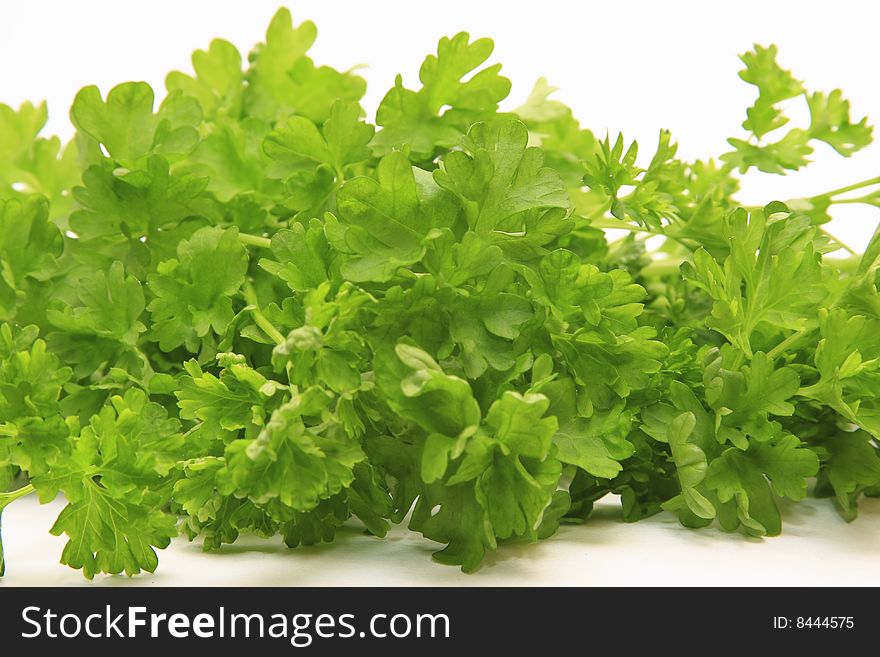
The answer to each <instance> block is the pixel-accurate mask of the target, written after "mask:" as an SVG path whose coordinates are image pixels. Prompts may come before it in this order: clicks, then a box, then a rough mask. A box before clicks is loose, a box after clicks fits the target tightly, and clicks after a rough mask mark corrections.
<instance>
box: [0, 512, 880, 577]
mask: <svg viewBox="0 0 880 657" xmlns="http://www.w3.org/2000/svg"><path fill="white" fill-rule="evenodd" d="M60 510H61V505H60V504H52V505H47V506H42V507H41V506H40V505H39V504H37V501H36V499H34V498H32V497H28V498H24V499H21V500H18V501H16V502H14V503H13V504H12V505H11V506H9V507H8V508H7V509H6V511H5V512H4V514H3V529H4V543H5V545H6V556H7V568H6V577H4V578H3V579H0V588H2V587H7V586H24V585H26V586H77V585H83V584H85V583H86V582H85V580H84V579H83V578H82V575H81V574H80V573H78V572H76V571H73V570H71V569H70V568H67V567H66V566H62V565H60V564H59V563H58V558H59V556H60V555H61V550H62V549H63V547H64V542H65V539H64V538H56V537H54V536H51V535H50V534H48V533H47V532H48V529H49V528H50V527H51V526H52V523H53V522H54V520H55V516H56V515H57V513H58V512H59V511H60ZM783 522H784V524H783V534H782V535H781V536H777V537H775V538H770V539H750V538H747V537H745V536H742V535H740V534H725V533H723V532H721V531H719V530H717V529H703V530H690V529H686V528H684V527H682V526H681V525H679V524H678V521H677V520H675V518H673V517H672V516H671V515H669V514H666V513H663V514H660V515H658V516H654V517H653V518H649V519H647V520H643V521H641V522H638V523H634V524H625V523H623V522H622V521H621V520H620V511H619V506H618V505H617V502H616V500H614V499H608V500H607V501H605V502H603V503H601V504H600V506H598V507H597V509H596V512H595V514H594V516H593V517H592V518H591V519H590V520H589V521H588V522H587V523H586V524H584V525H577V526H567V527H563V528H562V529H561V531H560V532H559V533H558V534H556V535H555V536H553V537H552V538H550V539H548V540H545V541H539V542H538V543H536V544H529V545H520V546H503V547H502V548H501V549H500V550H499V551H498V552H497V553H496V554H495V555H493V556H491V557H489V558H488V559H487V561H486V563H485V565H484V566H483V567H482V568H481V569H480V570H479V571H477V572H476V573H474V574H471V575H465V574H464V573H462V572H461V571H460V570H458V569H457V568H455V567H452V566H444V565H440V564H437V563H434V562H433V561H432V560H431V552H432V551H434V550H435V549H437V547H438V546H437V544H436V543H433V542H431V541H428V540H425V539H424V538H421V537H420V536H419V535H417V534H415V533H413V532H410V531H407V530H405V529H404V528H402V527H397V528H395V529H394V530H392V532H391V533H390V534H389V536H388V537H387V538H385V539H377V538H373V537H370V536H365V535H363V534H362V533H361V532H360V531H359V530H357V529H355V528H350V529H344V530H343V531H341V532H340V534H339V536H338V537H337V540H336V542H334V543H332V544H329V545H326V544H325V545H322V546H318V547H310V548H296V549H293V550H291V549H288V548H286V547H284V545H283V544H282V543H281V541H280V540H279V539H275V540H262V539H258V538H250V537H242V539H241V540H240V542H239V543H236V544H234V545H232V546H227V547H225V548H223V549H222V550H221V551H220V552H217V553H208V554H206V553H203V552H202V551H201V548H200V547H199V545H197V544H193V543H187V542H186V539H184V538H180V539H178V540H177V541H176V542H174V543H172V544H171V547H170V548H168V549H167V550H164V551H161V552H159V568H158V570H157V571H156V573H155V574H153V575H150V574H144V575H141V576H139V577H135V578H133V579H129V578H127V577H124V576H119V577H107V576H99V577H97V578H96V579H95V580H94V583H95V584H97V585H101V586H119V585H126V586H127V585H138V586H140V585H143V586H151V585H158V586H212V585H213V586H462V585H464V586H510V585H515V586H542V585H543V586H630V585H631V586H880V559H878V545H880V499H871V500H864V501H863V502H862V505H861V515H860V517H859V518H858V520H856V521H855V522H853V523H850V524H847V523H845V522H844V521H843V520H842V519H841V518H840V516H838V515H837V513H836V512H835V511H834V509H833V507H832V505H831V502H830V501H829V500H813V499H810V500H807V501H805V502H801V503H797V504H789V505H786V507H785V512H784V521H783Z"/></svg>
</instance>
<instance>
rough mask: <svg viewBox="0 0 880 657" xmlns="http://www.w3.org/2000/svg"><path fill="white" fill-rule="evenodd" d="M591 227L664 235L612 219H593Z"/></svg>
mask: <svg viewBox="0 0 880 657" xmlns="http://www.w3.org/2000/svg"><path fill="white" fill-rule="evenodd" d="M590 226H591V227H593V228H602V229H605V230H607V229H614V230H628V231H631V232H633V233H648V234H649V235H662V234H663V233H657V232H655V231H653V230H650V229H648V228H643V227H642V226H635V225H633V224H629V223H626V222H625V221H617V220H612V219H591V220H590Z"/></svg>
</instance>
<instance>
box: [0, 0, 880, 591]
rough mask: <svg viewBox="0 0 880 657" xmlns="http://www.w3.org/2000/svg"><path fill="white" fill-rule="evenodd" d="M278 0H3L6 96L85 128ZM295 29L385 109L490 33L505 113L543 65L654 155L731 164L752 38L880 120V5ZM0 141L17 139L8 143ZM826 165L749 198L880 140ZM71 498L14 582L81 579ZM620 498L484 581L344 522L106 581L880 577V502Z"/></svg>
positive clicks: (409, 6) (857, 222) (493, 565)
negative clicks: (643, 502) (76, 107)
mask: <svg viewBox="0 0 880 657" xmlns="http://www.w3.org/2000/svg"><path fill="white" fill-rule="evenodd" d="M278 4H279V3H278V2H277V1H276V0H270V1H268V2H266V1H262V2H260V1H256V0H251V1H249V2H246V3H244V2H229V1H217V0H210V1H208V0H198V1H197V0H187V1H186V2H180V1H179V0H174V1H173V2H172V1H169V0H157V1H154V2H152V3H149V4H144V3H134V2H119V1H112V2H106V1H103V2H96V1H80V2H76V3H62V2H46V1H42V0H29V1H28V2H7V3H2V4H0V102H4V103H7V104H12V105H14V106H17V105H18V104H19V103H20V102H21V101H23V100H26V99H32V100H41V99H44V98H45V99H47V100H48V101H49V107H50V113H51V118H50V126H49V127H50V130H51V131H52V132H55V133H58V134H61V135H62V136H65V137H67V136H69V135H70V133H71V128H70V126H69V123H68V120H67V108H68V107H69V105H70V102H71V100H72V99H73V96H74V94H75V93H76V91H77V89H79V88H80V87H81V86H83V85H86V84H91V83H96V84H98V85H99V86H100V87H101V90H102V91H103V92H104V93H106V91H107V90H108V89H109V88H110V87H111V86H113V85H114V84H117V83H119V82H123V81H126V80H131V79H143V80H146V81H148V82H150V83H151V84H152V85H153V87H154V88H155V89H156V90H157V94H159V95H161V90H162V89H163V80H164V76H165V74H166V73H167V72H168V71H169V70H172V69H181V70H190V68H189V57H190V53H191V52H192V51H193V50H194V49H196V48H205V47H206V46H207V44H208V43H209V41H210V40H211V39H212V38H214V37H224V38H226V39H228V40H230V41H232V42H233V43H235V44H236V45H237V46H238V47H239V49H240V50H241V51H242V52H243V53H246V52H247V51H248V50H249V49H250V47H251V46H252V45H253V44H254V43H255V42H256V41H258V40H260V39H261V38H262V35H263V33H264V31H265V28H266V25H267V24H268V21H269V19H270V17H271V16H272V14H273V13H274V11H275V10H276V8H277V6H278ZM289 5H290V6H291V9H292V12H293V15H294V21H295V22H297V23H298V22H300V21H302V20H305V19H312V20H314V21H315V22H316V23H317V25H318V29H319V36H318V41H317V44H316V46H315V48H314V49H313V51H312V55H313V56H314V57H315V59H316V60H317V61H318V62H319V63H326V64H331V65H334V66H337V67H340V68H348V67H350V66H352V65H356V64H360V63H367V64H369V67H368V68H366V69H364V71H363V72H362V74H363V75H364V76H365V77H366V79H367V81H368V84H369V90H368V94H367V97H366V99H365V100H364V105H365V107H366V108H367V111H368V112H370V113H371V114H372V113H373V112H374V111H375V107H376V105H377V104H378V102H379V100H380V99H381V97H382V96H383V95H384V93H385V91H386V90H387V89H388V88H389V87H390V86H391V84H392V83H393V79H394V76H395V74H397V73H398V72H400V73H403V75H404V79H405V82H406V83H407V84H408V85H409V86H411V87H414V86H416V85H417V80H416V77H417V71H418V66H419V64H420V62H421V60H422V58H423V57H424V55H425V54H426V53H428V52H431V51H433V50H434V48H435V47H436V42H437V39H438V38H439V37H441V36H443V35H450V34H454V33H455V32H457V31H459V30H468V31H470V32H471V34H472V35H473V36H475V37H476V36H491V37H493V38H494V39H495V42H496V51H495V54H494V56H493V58H492V60H491V61H493V62H494V61H500V62H502V63H503V64H504V69H503V72H504V73H505V74H506V75H508V76H509V77H510V78H511V79H512V80H513V84H514V86H513V92H512V94H511V99H510V101H508V102H507V103H506V107H508V108H511V107H515V106H516V105H518V104H519V103H520V102H521V101H522V100H523V99H524V98H525V97H526V96H527V94H528V92H529V90H530V88H531V85H532V83H533V82H534V80H535V79H536V78H537V77H539V76H547V77H548V78H549V80H550V82H551V83H552V84H554V85H556V86H559V87H560V88H561V90H560V92H559V94H558V97H559V98H560V99H561V100H564V101H566V102H568V103H569V104H570V105H571V106H572V107H573V108H574V110H575V113H576V115H577V116H578V117H579V118H581V120H582V121H583V122H584V123H585V124H586V125H587V126H588V127H591V128H592V129H594V130H595V131H597V133H599V134H603V133H604V132H605V131H606V130H608V131H610V132H611V133H612V134H616V132H617V131H618V130H622V131H624V133H625V135H626V137H627V138H628V139H634V138H635V139H638V140H639V141H640V143H641V146H642V148H641V151H640V152H641V154H642V158H649V157H650V156H651V154H652V148H653V146H654V143H655V140H656V136H657V131H658V130H659V129H660V128H661V127H665V128H669V129H671V130H672V132H673V136H674V137H675V138H676V139H677V140H678V142H679V144H680V151H679V152H680V154H681V155H682V156H683V157H685V158H688V159H693V158H697V157H707V156H710V155H718V154H720V153H722V152H724V150H726V144H725V139H726V138H727V137H729V136H739V135H741V129H740V127H739V126H740V123H741V122H742V120H743V118H744V116H745V108H746V107H747V106H748V104H750V103H751V102H752V100H753V98H754V90H753V88H752V87H750V86H749V85H747V84H745V83H743V82H741V81H740V80H739V79H738V78H737V75H736V73H737V71H738V70H739V68H740V63H739V61H738V59H737V57H736V55H737V54H738V53H740V52H743V51H745V50H747V49H748V48H750V47H751V44H752V43H753V42H758V43H762V44H769V43H776V44H778V46H779V49H780V61H781V63H782V64H783V65H784V66H785V67H787V68H791V69H793V70H794V72H795V74H796V75H797V76H798V77H800V78H801V79H803V80H805V81H806V83H807V87H808V88H810V89H814V90H823V91H828V90H830V89H832V88H834V87H840V88H842V89H843V90H844V91H845V95H846V97H847V98H849V99H850V100H851V101H852V105H853V114H854V119H855V120H857V119H858V118H860V117H861V116H863V115H864V114H868V115H869V116H870V117H871V118H872V119H873V120H874V121H880V85H878V84H877V71H876V62H877V61H880V39H877V38H876V34H875V32H876V26H877V20H876V19H877V18H878V14H880V9H878V6H877V5H875V3H868V2H853V1H843V0H838V1H837V2H834V3H833V5H829V3H828V2H826V1H825V0H821V1H791V0H787V1H780V2H766V0H760V1H754V0H746V1H740V2H736V3H706V2H700V1H691V2H663V3H659V2H653V1H650V2H645V1H642V2H633V1H630V2H601V3H600V2H581V3H573V2H570V1H568V2H563V1H559V0H555V1H554V0H542V1H541V2H539V3H536V2H534V0H527V1H525V2H506V3H503V4H502V3H494V2H487V3H479V2H474V1H473V0H437V1H436V2H432V3H427V2H411V1H408V2H387V1H386V2H380V1H377V0H373V1H371V2H363V1H361V0H358V1H350V2H340V1H338V0H337V1H335V2H334V1H329V2H328V1H327V0H323V1H305V0H298V1H297V2H290V3H289ZM0 147H2V145H0ZM814 160H815V164H814V165H812V166H811V167H809V168H808V169H807V170H806V171H804V172H801V173H798V174H794V175H791V176H789V177H785V178H781V177H778V176H767V175H757V176H750V177H749V179H748V180H747V181H746V184H745V186H744V191H743V193H742V194H741V196H740V198H741V200H743V201H744V202H747V203H762V202H766V201H769V200H772V199H776V198H779V199H786V198H793V197H797V196H799V195H803V194H807V193H816V192H820V191H824V190H826V189H831V188H835V187H839V186H841V185H844V184H847V183H850V182H855V181H858V180H861V179H864V178H868V177H871V176H874V175H877V174H878V173H880V146H876V147H871V148H869V149H868V150H867V151H863V152H862V153H859V154H857V155H856V156H855V157H853V158H852V159H850V160H843V159H841V158H839V157H837V156H836V155H835V154H833V153H832V152H831V151H830V149H828V148H826V147H824V146H819V148H818V150H817V152H816V153H815V154H814ZM835 216H836V219H835V222H834V223H833V224H832V226H831V230H832V232H834V233H835V234H837V235H838V236H839V237H841V238H842V239H844V240H847V241H850V242H851V243H852V245H853V246H855V247H857V248H862V247H863V246H864V244H865V243H866V241H867V239H868V236H869V235H870V234H871V232H872V231H873V229H874V226H875V225H876V220H877V213H876V210H872V209H871V208H864V207H857V206H843V207H841V208H840V209H839V210H837V209H836V210H835ZM57 510H58V508H57V507H54V508H53V507H43V508H41V507H38V506H37V505H36V504H35V502H34V501H33V500H30V499H27V500H20V501H18V502H16V503H14V504H13V505H12V506H11V507H10V508H9V509H7V511H6V512H5V514H4V522H3V526H4V530H5V532H4V533H5V540H6V545H7V551H8V555H7V556H8V575H7V577H6V578H5V580H3V581H2V583H0V586H11V585H16V584H45V585H61V584H80V583H82V582H83V580H82V579H81V577H80V575H79V574H78V573H75V572H73V571H71V570H69V569H67V568H66V567H63V566H59V565H58V564H57V561H58V556H59V555H60V552H61V548H62V545H63V539H56V538H54V537H51V536H49V535H48V534H47V533H46V532H47V530H48V528H49V527H50V526H51V524H52V522H53V518H54V516H53V513H54V512H57ZM616 518H617V516H616V515H615V512H614V510H613V509H605V508H604V507H603V509H602V510H601V511H600V512H598V513H597V517H595V518H593V519H592V520H591V521H590V522H589V523H588V524H586V525H584V526H579V527H567V528H564V529H563V530H562V531H561V532H560V533H559V534H558V535H557V536H556V537H554V538H553V539H551V540H549V541H545V542H541V543H539V544H537V545H526V546H522V547H506V548H503V549H502V550H501V551H500V552H499V554H498V555H497V556H495V557H492V558H490V560H489V562H488V564H487V565H486V567H484V568H483V569H482V570H481V571H479V572H478V573H477V574H475V575H473V576H464V575H462V574H461V573H460V572H459V571H458V570H456V569H455V568H452V567H446V566H440V565H437V564H434V563H432V562H431V560H430V556H429V555H430V552H431V551H432V550H433V549H434V547H433V546H432V544H429V543H428V542H426V541H423V540H421V539H419V538H418V537H417V536H416V535H414V534H411V533H407V532H405V531H403V530H395V531H394V532H392V534H391V536H390V537H389V538H388V539H386V540H383V541H380V540H376V539H371V538H367V537H363V536H361V535H360V534H359V533H358V532H357V531H356V530H352V531H347V532H343V535H342V536H340V540H338V542H337V544H336V545H333V546H329V547H322V548H309V549H298V550H293V551H290V550H287V549H285V548H283V547H281V546H280V543H279V541H277V540H276V541H270V542H261V541H253V540H245V541H243V542H242V543H241V544H240V545H236V546H234V547H230V548H226V549H225V550H224V551H223V552H224V553H223V554H219V555H203V554H202V553H201V552H200V551H199V548H198V547H197V546H195V545H190V544H187V543H186V542H185V541H179V542H177V543H175V544H174V546H173V547H172V548H171V549H170V550H168V551H166V552H164V553H162V554H161V563H160V570H159V572H158V574H157V575H155V576H144V577H140V578H137V579H134V580H131V581H129V580H128V579H125V578H100V579H98V580H97V583H98V584H103V585H113V584H120V583H122V584H128V583H136V584H151V583H155V584H176V585H190V584H191V585H201V584H243V585H244V584H253V585H276V584H283V585H306V584H313V585H354V584H383V585H392V584H399V585H413V584H433V585H457V584H468V585H482V584H486V585H489V584H500V585H504V584H593V585H600V584H607V585H618V584H697V585H700V584H704V585H722V584H847V585H848V584H865V585H867V584H873V585H878V584H880V557H878V556H877V555H878V552H877V548H878V545H880V501H878V500H869V501H866V502H865V503H864V504H863V510H862V517H861V518H860V519H859V520H858V521H857V522H855V523H853V524H850V525H847V524H845V523H844V522H843V521H842V520H840V518H839V517H838V516H837V515H836V514H835V513H834V511H833V509H832V508H831V504H830V502H828V501H808V502H805V503H802V504H798V505H792V506H791V507H789V508H788V510H787V513H786V524H785V526H784V535H783V536H781V537H779V538H775V539H770V540H766V541H755V540H749V539H745V538H743V537H741V536H738V535H725V534H721V533H720V532H717V531H713V530H704V531H700V532H692V531H688V530H685V529H683V528H681V527H680V526H679V525H678V524H677V523H676V521H675V520H673V519H672V518H670V517H668V516H665V515H661V516H658V517H656V518H653V519H650V520H648V521H644V522H642V523H637V524H635V525H624V524H622V523H620V522H619V521H618V520H617V519H616Z"/></svg>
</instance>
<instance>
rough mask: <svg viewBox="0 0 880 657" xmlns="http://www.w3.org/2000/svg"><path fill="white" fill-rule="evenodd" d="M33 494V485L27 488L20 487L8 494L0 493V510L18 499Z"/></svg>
mask: <svg viewBox="0 0 880 657" xmlns="http://www.w3.org/2000/svg"><path fill="white" fill-rule="evenodd" d="M33 492H34V486H33V484H28V485H27V486H22V487H21V488H18V489H16V490H13V491H9V492H8V493H0V510H2V509H3V508H4V507H6V506H8V505H10V504H12V503H13V502H14V501H15V500H17V499H18V498H20V497H24V496H25V495H30V494H31V493H33Z"/></svg>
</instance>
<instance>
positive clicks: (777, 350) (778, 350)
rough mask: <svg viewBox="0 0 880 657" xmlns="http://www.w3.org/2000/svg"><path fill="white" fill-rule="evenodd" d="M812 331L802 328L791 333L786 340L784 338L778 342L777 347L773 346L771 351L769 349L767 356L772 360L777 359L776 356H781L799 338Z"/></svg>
mask: <svg viewBox="0 0 880 657" xmlns="http://www.w3.org/2000/svg"><path fill="white" fill-rule="evenodd" d="M810 333H812V330H807V329H801V330H800V331H795V332H794V333H792V334H791V335H789V336H788V337H787V338H785V340H783V341H782V342H780V343H779V344H777V345H776V346H775V347H773V348H772V349H771V350H770V351H768V352H767V358H769V359H770V360H775V359H776V358H778V357H779V356H780V354H782V352H784V351H785V350H786V349H788V348H789V347H790V346H791V345H793V344H794V343H796V342H797V341H798V340H800V339H801V338H803V337H804V336H806V335H808V334H810Z"/></svg>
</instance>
